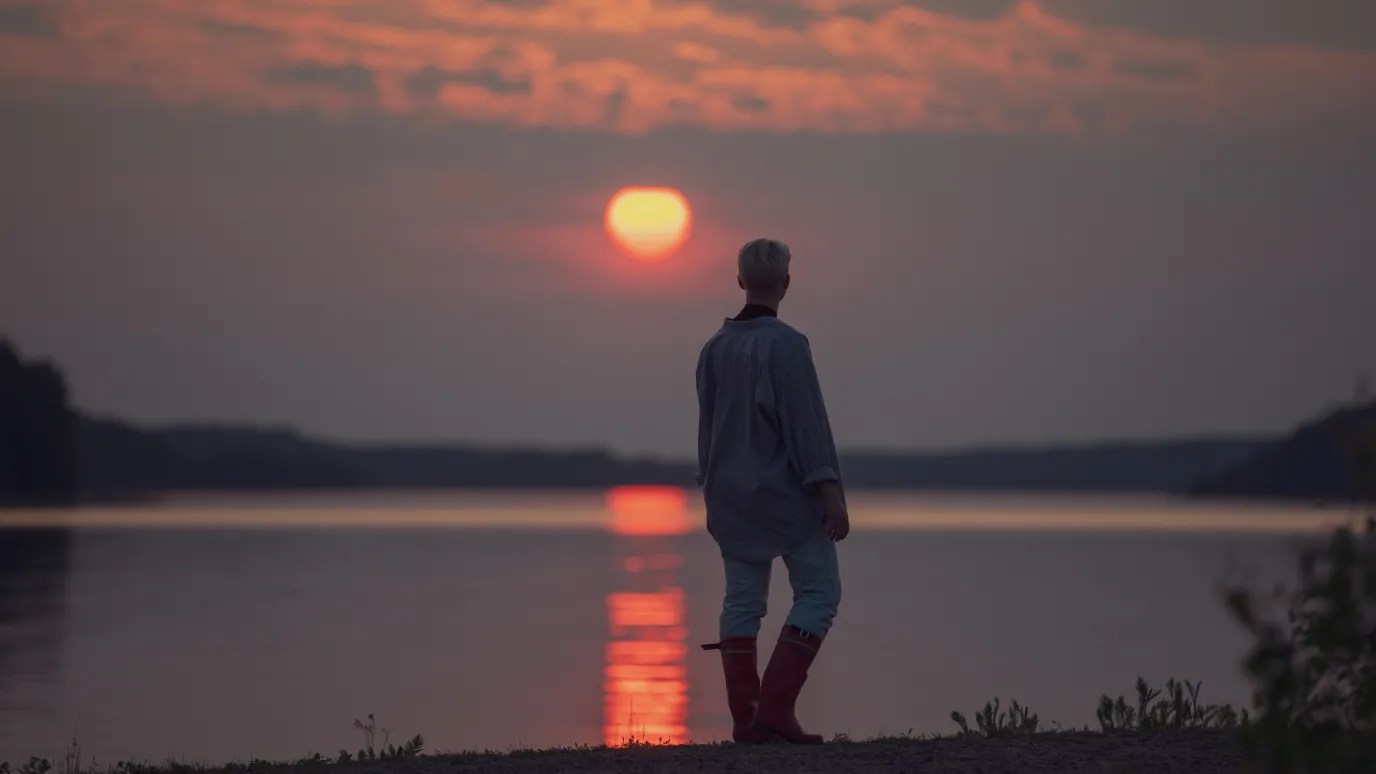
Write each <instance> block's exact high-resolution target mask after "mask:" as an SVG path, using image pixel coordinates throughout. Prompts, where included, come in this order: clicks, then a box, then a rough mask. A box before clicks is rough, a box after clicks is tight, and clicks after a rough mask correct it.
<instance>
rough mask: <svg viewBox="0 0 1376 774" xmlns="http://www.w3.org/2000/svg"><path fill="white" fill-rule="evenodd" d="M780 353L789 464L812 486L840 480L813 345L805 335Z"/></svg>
mask: <svg viewBox="0 0 1376 774" xmlns="http://www.w3.org/2000/svg"><path fill="white" fill-rule="evenodd" d="M780 354H781V357H780V358H779V359H778V360H779V362H778V366H777V369H776V373H775V376H774V384H775V391H776V395H777V397H776V400H777V401H778V409H777V410H778V415H779V431H780V433H781V434H782V436H783V441H784V450H785V452H786V453H787V454H788V462H789V465H790V466H792V468H793V470H794V472H795V473H797V474H798V476H799V477H801V478H802V480H803V485H804V486H806V487H808V488H809V489H813V488H815V487H816V486H817V485H819V484H823V483H826V482H828V481H837V482H839V481H840V480H841V472H840V470H838V469H837V468H838V465H837V464H836V459H837V458H836V444H835V441H834V440H833V439H832V435H831V422H830V421H829V420H828V418H827V408H826V404H825V402H824V401H823V400H822V386H821V384H820V383H819V381H818V379H817V369H816V367H815V365H814V364H813V362H812V349H811V347H810V346H809V345H808V343H807V340H806V339H803V340H802V341H801V343H800V344H799V345H797V346H789V347H787V348H785V351H784V352H782V353H780Z"/></svg>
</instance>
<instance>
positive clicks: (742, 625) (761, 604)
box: [721, 528, 841, 639]
mask: <svg viewBox="0 0 1376 774" xmlns="http://www.w3.org/2000/svg"><path fill="white" fill-rule="evenodd" d="M722 559H723V561H724V562H725V563H726V599H725V600H723V602H722V607H721V638H722V639H726V638H728V637H757V636H759V633H760V620H761V619H763V618H764V616H765V613H766V612H768V607H769V575H770V571H771V570H772V569H773V566H774V562H773V561H772V560H766V561H762V562H747V561H742V560H740V559H729V558H726V557H722ZM783 559H784V567H786V568H787V569H788V583H789V585H790V586H792V587H793V608H792V609H791V610H789V611H788V619H787V621H786V624H787V625H789V626H796V627H798V628H799V629H802V630H803V631H805V632H808V633H810V634H816V635H818V636H825V635H826V633H827V632H828V631H830V630H831V622H832V619H834V618H836V609H837V607H839V606H840V604H841V569H840V566H839V565H838V564H837V561H836V544H835V543H833V542H831V538H829V537H827V534H826V530H823V529H820V528H819V529H818V530H817V535H816V537H814V538H813V539H812V540H810V541H808V542H807V543H806V544H804V545H803V546H802V547H801V548H799V549H798V550H797V551H794V552H793V553H791V554H786V555H785V556H784V557H783Z"/></svg>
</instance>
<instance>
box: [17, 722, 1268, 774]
mask: <svg viewBox="0 0 1376 774" xmlns="http://www.w3.org/2000/svg"><path fill="white" fill-rule="evenodd" d="M11 765H13V764H11ZM53 769H54V770H55V771H62V769H61V767H59V766H55V767H53ZM11 771H12V772H15V771H19V769H18V768H17V767H16V768H12V769H11ZM111 771H113V772H114V774H249V773H250V772H252V773H253V774H564V773H566V772H567V773H570V774H591V773H592V772H618V773H622V774H631V773H634V774H690V772H691V773H694V774H695V773H696V772H739V773H741V774H745V773H746V772H752V773H753V772H760V773H761V774H783V773H784V772H788V773H789V774H798V773H800V772H819V773H821V772H829V773H833V774H848V773H851V772H855V773H858V772H875V773H876V774H890V773H897V772H921V774H1239V773H1240V772H1241V771H1242V755H1241V753H1240V751H1239V749H1238V748H1237V745H1236V744H1235V742H1234V740H1233V737H1232V736H1231V735H1230V734H1229V733H1228V732H1226V731H1181V732H1157V733H1140V734H1098V733H1088V732H1083V733H1081V732H1072V733H1046V734H1036V735H1033V736H1025V737H1015V738H1005V739H989V738H984V737H976V736H968V737H957V738H940V739H910V738H892V739H877V740H871V741H865V742H850V741H835V742H831V743H828V744H827V745H825V746H822V747H794V746H789V745H756V746H737V745H732V744H715V745H676V746H648V745H647V746H632V747H619V748H605V747H598V748H583V749H558V750H516V751H512V752H507V753H495V752H484V753H439V754H433V755H422V756H418V757H411V758H398V759H390V760H367V761H351V762H347V763H339V762H336V761H332V760H329V759H322V758H318V757H317V758H314V759H307V760H303V761H299V762H297V763H281V764H269V763H264V762H261V761H255V762H253V763H252V764H248V765H242V764H241V765H229V766H222V767H199V766H187V765H185V764H170V765H168V766H166V767H162V766H129V765H128V764H124V765H121V766H119V767H116V768H115V769H112V770H111Z"/></svg>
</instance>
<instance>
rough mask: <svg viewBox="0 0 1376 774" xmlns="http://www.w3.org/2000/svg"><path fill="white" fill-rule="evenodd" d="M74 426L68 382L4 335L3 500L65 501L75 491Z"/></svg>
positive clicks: (0, 344) (0, 410) (0, 359)
mask: <svg viewBox="0 0 1376 774" xmlns="http://www.w3.org/2000/svg"><path fill="white" fill-rule="evenodd" d="M77 462H78V460H77V447H76V424H75V420H74V417H73V413H72V410H71V406H70V405H69V402H68V391H67V382H66V380H65V379H64V378H63V376H62V373H61V372H60V371H58V370H57V368H55V367H54V366H53V365H52V364H50V363H46V362H25V361H24V360H23V359H22V358H21V357H20V354H19V351H18V350H17V349H16V348H15V347H14V346H13V345H12V344H10V342H8V341H6V340H4V339H0V504H7V505H67V504H71V503H72V502H74V501H75V500H76V495H77V483H78V482H77V470H78V467H77Z"/></svg>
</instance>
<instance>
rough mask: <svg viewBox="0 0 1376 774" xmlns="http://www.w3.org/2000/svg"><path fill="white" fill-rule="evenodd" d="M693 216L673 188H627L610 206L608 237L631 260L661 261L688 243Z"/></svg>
mask: <svg viewBox="0 0 1376 774" xmlns="http://www.w3.org/2000/svg"><path fill="white" fill-rule="evenodd" d="M692 219H693V216H692V212H691V211H690V210H689V208H688V200H687V199H684V198H683V194H681V193H679V192H678V191H675V190H674V189H672V188H623V189H621V190H620V191H617V192H616V195H615V196H613V197H612V200H611V201H610V202H608V203H607V215H606V226H607V234H608V236H610V237H611V238H612V241H614V242H616V243H617V244H618V245H620V246H621V248H622V249H623V250H625V251H626V252H627V253H628V254H629V255H630V256H631V257H633V258H636V259H638V260H642V261H658V260H662V259H664V258H667V257H669V256H670V255H672V254H673V253H674V251H675V250H678V248H680V247H682V246H683V243H684V242H686V241H688V232H689V229H690V227H691V225H692Z"/></svg>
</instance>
